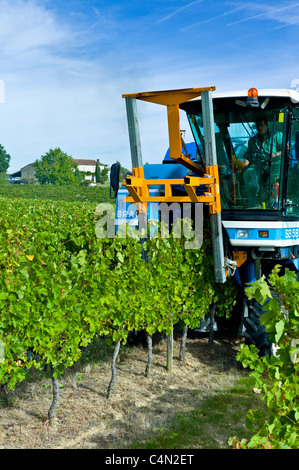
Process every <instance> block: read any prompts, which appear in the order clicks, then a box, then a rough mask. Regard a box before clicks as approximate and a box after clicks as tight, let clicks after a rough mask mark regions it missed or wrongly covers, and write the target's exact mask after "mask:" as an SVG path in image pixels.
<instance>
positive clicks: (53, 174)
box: [35, 147, 80, 186]
mask: <svg viewBox="0 0 299 470" xmlns="http://www.w3.org/2000/svg"><path fill="white" fill-rule="evenodd" d="M35 168H36V178H37V179H38V181H39V183H41V184H57V185H60V186H62V185H67V184H78V183H80V180H79V176H78V172H77V171H76V169H77V168H78V167H77V165H76V163H75V162H74V160H73V158H72V157H71V156H70V155H68V154H67V153H64V152H62V150H61V149H60V148H59V147H57V148H55V149H50V150H49V151H48V152H47V153H46V154H45V155H42V156H41V158H40V160H36V162H35Z"/></svg>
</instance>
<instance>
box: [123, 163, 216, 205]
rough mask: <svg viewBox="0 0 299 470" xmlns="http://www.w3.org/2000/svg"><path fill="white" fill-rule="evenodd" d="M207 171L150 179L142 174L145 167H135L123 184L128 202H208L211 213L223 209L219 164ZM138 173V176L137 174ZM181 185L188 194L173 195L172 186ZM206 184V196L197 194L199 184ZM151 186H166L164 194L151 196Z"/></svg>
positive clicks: (208, 168)
mask: <svg viewBox="0 0 299 470" xmlns="http://www.w3.org/2000/svg"><path fill="white" fill-rule="evenodd" d="M206 169H207V173H206V174H205V175H203V176H202V177H198V176H186V177H185V178H178V179H149V180H146V179H145V178H144V177H143V176H142V175H137V173H140V174H141V173H142V172H141V171H138V172H137V170H143V168H139V169H136V168H134V171H133V173H134V174H133V176H131V177H128V178H126V179H125V180H124V181H123V184H124V185H125V186H126V188H127V190H128V193H129V195H130V196H129V197H126V202H130V203H133V202H136V203H141V204H144V205H145V204H146V203H147V202H200V203H204V204H207V205H208V206H209V210H210V213H211V214H216V213H217V212H220V211H221V203H220V191H219V176H218V166H217V165H216V166H210V167H207V168H206ZM135 175H136V176H135ZM176 185H181V186H183V187H184V188H185V190H186V192H187V196H173V195H172V186H176ZM201 185H205V186H206V188H207V192H205V194H204V196H198V195H197V194H196V188H198V186H201ZM150 186H164V196H150V195H149V189H150Z"/></svg>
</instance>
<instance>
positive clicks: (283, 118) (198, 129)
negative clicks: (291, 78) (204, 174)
mask: <svg viewBox="0 0 299 470" xmlns="http://www.w3.org/2000/svg"><path fill="white" fill-rule="evenodd" d="M298 101H299V93H298V92H296V91H293V90H261V91H259V92H258V91H257V90H256V89H255V88H254V89H251V90H249V92H248V93H247V92H232V93H229V94H228V93H227V94H225V93H224V94H219V93H218V94H217V93H214V94H213V110H214V130H215V141H216V153H217V162H218V169H219V178H220V182H221V183H220V192H221V210H222V217H223V218H224V219H227V218H231V217H233V218H234V219H235V218H237V219H238V220H243V219H244V220H247V219H248V218H249V213H250V214H251V216H252V217H254V218H255V220H267V219H271V220H278V219H281V220H282V219H284V220H293V219H294V217H295V218H296V217H298V216H299V185H298V184H296V182H297V181H298V176H299V173H298V159H299V147H298V144H299V140H298V138H299V105H298ZM297 106H298V107H297ZM180 108H181V109H183V110H185V111H186V113H187V116H188V120H189V123H190V127H191V130H192V133H193V136H194V140H195V143H196V146H197V154H198V155H199V159H200V163H201V165H203V166H204V164H205V145H204V140H205V135H204V128H203V116H202V109H201V100H200V99H198V100H193V101H189V102H186V103H183V104H181V106H180ZM257 212H258V215H257ZM257 217H258V218H257Z"/></svg>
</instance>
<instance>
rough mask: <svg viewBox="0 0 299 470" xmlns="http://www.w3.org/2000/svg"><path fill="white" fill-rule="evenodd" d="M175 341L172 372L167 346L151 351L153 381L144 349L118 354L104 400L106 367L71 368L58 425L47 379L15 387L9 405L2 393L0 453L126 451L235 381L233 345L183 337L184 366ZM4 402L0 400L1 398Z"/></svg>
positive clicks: (124, 349)
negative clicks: (168, 367) (211, 346)
mask: <svg viewBox="0 0 299 470" xmlns="http://www.w3.org/2000/svg"><path fill="white" fill-rule="evenodd" d="M179 346H180V342H179V339H176V340H175V341H174V359H173V371H172V372H167V370H166V341H165V340H163V341H161V342H159V343H158V344H155V345H154V347H153V363H152V368H151V376H150V377H149V378H147V377H145V367H146V363H147V350H146V348H144V347H143V346H140V345H139V346H136V347H122V348H121V351H120V355H119V359H118V362H117V382H116V387H115V389H114V391H113V393H112V394H111V396H110V398H109V400H107V398H106V392H107V387H108V385H109V382H110V378H111V365H110V361H109V360H108V359H109V357H107V358H106V360H102V361H101V362H98V363H96V362H90V363H88V364H84V365H83V364H82V365H81V366H80V365H76V366H74V367H73V368H72V370H70V371H67V372H66V373H65V375H64V376H63V377H61V378H60V380H59V382H60V401H59V406H58V413H57V418H58V419H57V422H56V423H55V424H54V425H49V422H48V420H47V414H48V409H49V407H50V404H51V401H52V387H51V381H50V378H49V375H48V374H47V373H44V372H39V373H38V374H39V375H36V374H37V372H36V371H35V372H34V373H33V374H34V377H31V378H28V380H26V381H24V382H22V383H20V384H19V385H18V386H17V388H16V390H15V391H14V392H13V394H12V395H11V396H9V399H8V402H7V400H6V399H5V397H6V395H5V394H4V392H3V391H2V392H1V394H0V400H1V401H0V449H125V448H130V446H131V443H132V442H133V441H135V440H141V439H143V438H146V437H149V436H150V435H151V434H152V433H153V432H154V431H155V430H156V429H157V428H158V427H159V426H161V425H164V424H165V423H166V422H167V421H168V420H169V419H170V418H171V417H173V416H174V415H175V414H176V413H178V412H180V411H184V412H188V411H190V410H192V408H193V407H194V405H195V404H198V402H199V401H200V400H203V399H205V398H208V397H210V396H211V395H212V394H213V393H215V392H217V391H219V390H225V389H227V388H230V387H232V386H233V385H234V383H235V382H236V380H237V379H238V378H239V377H240V370H239V366H238V363H237V362H236V360H235V356H236V352H237V350H238V348H239V341H238V340H237V339H236V340H231V339H227V338H224V337H220V338H215V340H214V353H211V352H210V351H209V349H208V339H207V338H203V337H201V338H198V337H197V338H193V339H191V338H188V340H187V352H186V359H185V364H184V365H181V364H180V363H179V361H178V355H179ZM4 395H5V396H4Z"/></svg>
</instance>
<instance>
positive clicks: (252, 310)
mask: <svg viewBox="0 0 299 470" xmlns="http://www.w3.org/2000/svg"><path fill="white" fill-rule="evenodd" d="M262 313H263V310H262V306H261V305H260V304H259V303H258V302H257V301H256V300H255V299H252V300H250V301H249V302H248V317H246V318H244V319H243V324H244V327H245V331H244V336H245V338H246V343H247V344H254V345H255V346H256V347H257V348H258V350H259V354H260V356H266V355H271V354H272V345H271V343H270V341H269V336H268V333H266V326H265V325H261V323H260V317H261V315H262Z"/></svg>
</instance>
